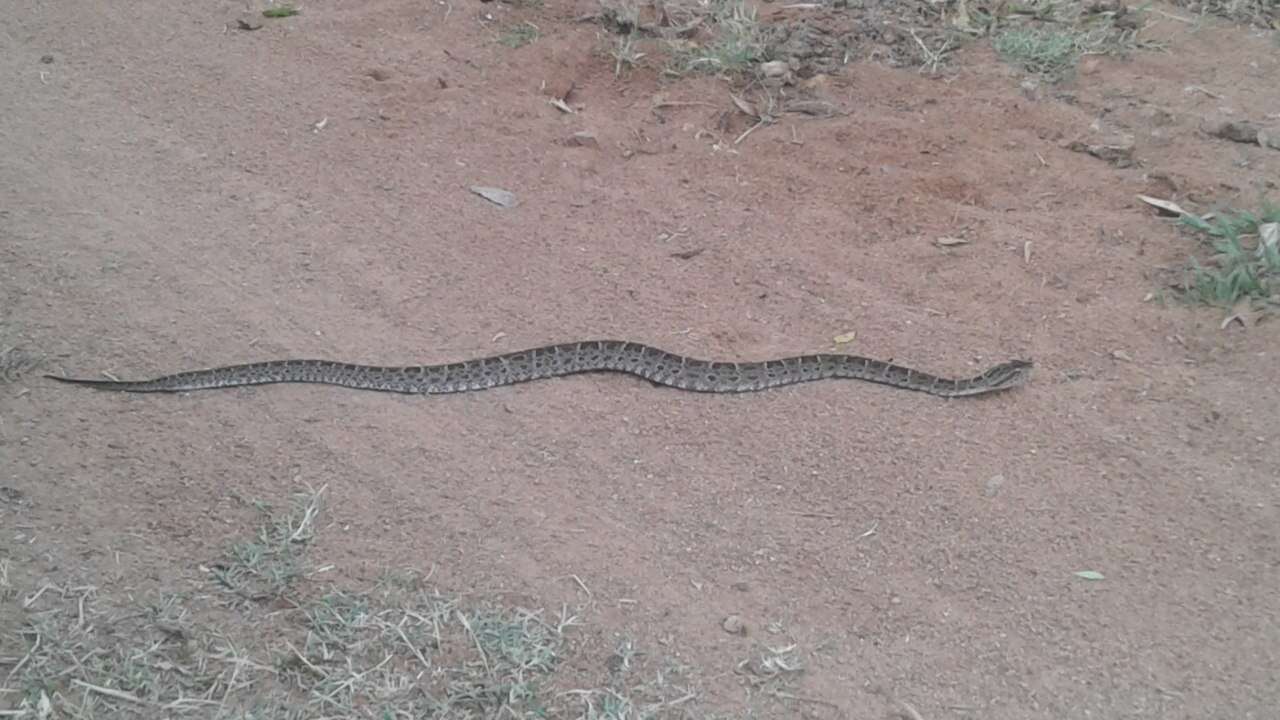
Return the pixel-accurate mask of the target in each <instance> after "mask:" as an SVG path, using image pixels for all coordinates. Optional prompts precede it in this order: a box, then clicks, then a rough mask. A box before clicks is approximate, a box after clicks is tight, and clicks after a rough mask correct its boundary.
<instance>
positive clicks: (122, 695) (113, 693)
mask: <svg viewBox="0 0 1280 720" xmlns="http://www.w3.org/2000/svg"><path fill="white" fill-rule="evenodd" d="M71 684H72V685H79V686H80V687H82V688H84V689H86V690H92V691H93V692H96V693H100V694H102V695H106V696H108V697H113V698H116V699H117V700H126V701H128V702H131V703H137V704H138V705H154V704H155V703H153V702H151V701H150V700H143V699H142V698H140V697H138V696H136V695H130V694H129V693H127V692H123V691H121V690H112V689H111V688H108V687H102V686H101V685H93V684H91V683H87V682H85V681H83V680H80V679H78V678H72V679H71Z"/></svg>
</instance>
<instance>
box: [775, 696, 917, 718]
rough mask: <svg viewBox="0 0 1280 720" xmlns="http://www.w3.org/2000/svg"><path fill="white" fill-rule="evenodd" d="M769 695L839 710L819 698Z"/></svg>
mask: <svg viewBox="0 0 1280 720" xmlns="http://www.w3.org/2000/svg"><path fill="white" fill-rule="evenodd" d="M770 694H771V695H773V696H774V697H776V698H779V699H782V700H795V701H796V702H806V703H813V704H814V705H823V706H826V707H829V708H835V709H837V710H838V709H839V708H840V706H839V705H837V704H835V703H833V702H831V701H829V700H822V699H820V698H811V697H804V696H803V695H792V694H791V693H789V692H783V691H781V690H774V691H773V692H772V693H770ZM921 720H923V718H922V719H921Z"/></svg>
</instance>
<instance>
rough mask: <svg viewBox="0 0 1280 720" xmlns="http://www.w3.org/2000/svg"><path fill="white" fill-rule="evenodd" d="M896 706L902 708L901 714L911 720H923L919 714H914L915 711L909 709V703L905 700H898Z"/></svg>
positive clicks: (911, 708)
mask: <svg viewBox="0 0 1280 720" xmlns="http://www.w3.org/2000/svg"><path fill="white" fill-rule="evenodd" d="M898 705H899V706H900V707H901V708H902V714H903V715H905V716H907V717H908V718H910V719H911V720H924V718H923V717H922V716H921V715H920V713H918V712H916V709H915V708H913V707H911V703H909V702H907V701H906V700H899V701H898Z"/></svg>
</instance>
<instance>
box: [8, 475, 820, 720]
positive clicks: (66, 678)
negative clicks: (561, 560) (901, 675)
mask: <svg viewBox="0 0 1280 720" xmlns="http://www.w3.org/2000/svg"><path fill="white" fill-rule="evenodd" d="M323 493H324V489H323V488H321V489H319V490H308V491H307V492H305V493H300V494H299V495H298V496H297V498H296V499H295V502H294V505H293V507H292V509H291V510H289V511H287V512H283V513H272V512H270V511H269V506H267V505H265V504H259V506H260V508H261V509H262V510H263V512H264V521H263V523H262V524H261V525H260V526H259V527H258V528H257V529H256V530H255V531H254V532H253V534H252V537H251V538H250V539H247V540H242V541H237V542H233V543H231V544H230V545H229V546H228V548H227V549H226V552H225V553H224V557H223V558H222V559H221V560H220V561H219V562H218V563H215V564H214V565H213V566H212V567H209V568H206V570H207V572H208V583H207V584H206V585H205V587H203V588H201V589H200V590H196V591H184V592H162V593H159V594H156V595H154V596H153V597H151V598H150V599H139V600H136V601H126V602H124V603H123V604H120V600H121V599H120V598H107V597H103V596H102V595H101V594H100V593H99V591H98V589H97V588H95V587H92V586H63V585H55V584H52V583H47V584H44V585H42V586H40V587H37V588H33V589H31V590H29V591H27V592H25V593H21V594H20V593H19V592H18V591H17V589H16V588H14V587H12V585H11V584H10V582H9V561H8V560H4V561H0V600H3V601H5V602H12V603H14V604H15V605H16V606H18V607H20V608H21V613H22V615H23V616H24V617H25V620H24V622H23V623H22V626H21V628H20V629H19V630H18V631H17V633H16V635H14V636H12V637H5V638H3V644H2V645H0V666H7V667H5V668H4V674H3V675H2V676H0V677H3V682H0V714H2V715H3V716H4V717H10V718H46V717H74V718H85V719H91V718H115V717H125V716H132V717H192V718H264V719H265V718H272V719H275V718H316V717H326V718H374V717H376V718H446V717H448V718H494V717H507V718H581V719H582V720H606V719H607V720H631V719H637V718H652V719H655V720H656V719H660V718H677V717H679V718H688V717H707V716H706V715H704V714H700V713H699V711H698V709H697V708H698V697H699V694H698V691H697V690H696V688H695V677H694V675H695V673H693V672H692V670H691V669H690V668H687V667H683V666H681V665H679V664H678V663H674V662H672V661H671V660H670V659H668V658H666V657H665V656H650V654H649V653H647V652H645V651H644V650H642V649H641V648H640V647H638V646H637V645H636V644H635V643H634V642H633V641H632V640H630V639H628V638H621V639H619V640H617V641H616V643H615V645H614V646H613V647H614V650H613V652H612V653H611V654H610V655H609V656H608V657H607V658H605V659H604V662H603V663H600V662H599V659H593V658H581V659H578V660H577V661H572V660H573V658H574V656H575V655H581V654H582V653H583V652H588V648H589V647H591V644H590V643H587V642H583V641H584V640H588V639H590V636H591V635H590V631H589V630H588V629H587V628H586V623H585V614H586V613H587V612H588V611H589V609H590V599H589V593H588V600H587V601H585V602H584V603H583V604H582V605H580V606H578V607H572V608H571V607H568V606H561V607H559V608H557V609H554V610H551V611H547V610H543V609H535V608H527V607H521V606H519V605H512V604H508V603H501V602H496V601H493V600H491V599H487V598H483V597H479V598H476V597H460V596H451V595H447V594H444V593H442V592H441V591H440V590H439V589H438V588H435V587H433V586H432V585H431V582H430V581H431V577H430V575H429V574H428V575H425V576H424V575H422V574H421V573H417V572H413V571H401V572H391V573H386V574H385V575H384V576H383V577H382V578H381V580H380V581H379V582H377V583H376V584H375V585H374V586H373V587H371V588H368V589H365V590H358V591H352V590H347V589H341V588H338V587H335V586H332V585H324V584H321V583H318V582H316V581H315V580H316V574H315V570H316V567H315V566H314V565H311V564H309V563H308V562H307V558H306V555H307V554H308V545H309V543H310V541H311V539H312V538H313V537H314V531H315V527H316V520H317V517H318V516H319V513H320V511H321V506H322V502H321V501H322V497H323ZM228 612H230V613H232V614H231V616H229V617H228V616H227V615H226V613H228ZM14 648H19V650H18V651H17V652H11V651H12V649H14ZM744 653H745V650H744ZM601 665H603V667H602V669H601V671H600V672H586V673H584V672H582V670H581V668H586V667H593V666H595V667H600V666H601ZM566 667H569V668H576V669H568V670H566ZM729 670H730V669H725V672H723V673H721V675H722V676H723V677H728V678H737V681H738V682H740V683H741V684H742V685H743V686H744V687H746V688H747V690H748V692H749V693H750V694H752V695H753V696H754V697H756V698H757V701H758V702H764V703H770V704H772V705H775V706H777V707H782V706H783V705H785V704H787V703H791V702H795V701H798V700H800V699H801V698H799V696H796V695H794V694H792V693H791V692H789V688H790V683H791V682H792V681H793V679H794V678H795V677H797V676H798V675H799V674H800V673H801V672H802V668H801V664H800V660H799V657H798V653H797V649H796V647H795V646H794V645H790V646H785V647H779V648H772V649H763V650H758V651H756V652H754V653H753V654H752V655H751V656H749V657H747V658H746V659H744V660H743V661H742V663H741V664H740V665H739V666H738V667H737V668H735V669H732V672H729Z"/></svg>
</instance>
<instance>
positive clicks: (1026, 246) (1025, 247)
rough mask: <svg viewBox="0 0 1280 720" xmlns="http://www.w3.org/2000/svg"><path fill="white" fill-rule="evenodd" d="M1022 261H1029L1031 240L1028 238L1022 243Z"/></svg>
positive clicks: (1028, 262)
mask: <svg viewBox="0 0 1280 720" xmlns="http://www.w3.org/2000/svg"><path fill="white" fill-rule="evenodd" d="M1022 262H1024V263H1027V264H1030V263H1031V241H1030V240H1028V241H1026V242H1024V243H1022Z"/></svg>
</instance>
